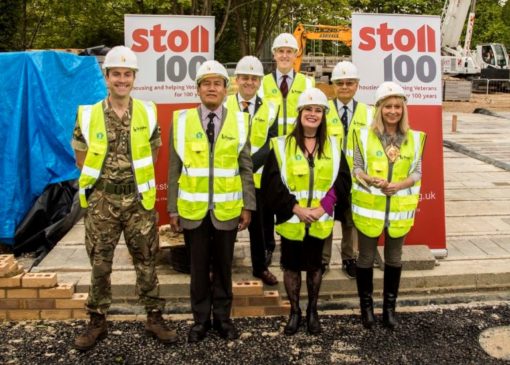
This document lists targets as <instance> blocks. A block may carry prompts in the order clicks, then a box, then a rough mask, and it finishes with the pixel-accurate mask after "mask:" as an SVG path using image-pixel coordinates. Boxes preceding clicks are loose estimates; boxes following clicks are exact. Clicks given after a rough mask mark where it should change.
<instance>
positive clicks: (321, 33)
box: [294, 23, 352, 72]
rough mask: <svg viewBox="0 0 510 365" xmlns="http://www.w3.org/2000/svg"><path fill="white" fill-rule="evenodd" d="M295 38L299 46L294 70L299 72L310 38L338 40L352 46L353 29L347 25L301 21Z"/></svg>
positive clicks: (295, 32)
mask: <svg viewBox="0 0 510 365" xmlns="http://www.w3.org/2000/svg"><path fill="white" fill-rule="evenodd" d="M307 28H308V29H307ZM294 38H296V40H297V43H298V48H299V49H298V51H297V57H296V60H295V61H294V70H296V72H298V71H299V70H300V69H301V63H302V61H303V56H304V53H305V50H306V41H307V40H308V39H312V40H321V41H338V42H342V43H344V44H345V45H347V46H349V47H350V46H351V44H352V31H351V28H350V27H348V26H345V25H304V24H301V23H299V24H298V25H297V27H296V29H295V30H294Z"/></svg>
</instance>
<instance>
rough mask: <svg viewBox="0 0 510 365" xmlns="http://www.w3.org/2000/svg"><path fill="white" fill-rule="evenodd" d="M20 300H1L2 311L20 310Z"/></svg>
mask: <svg viewBox="0 0 510 365" xmlns="http://www.w3.org/2000/svg"><path fill="white" fill-rule="evenodd" d="M19 308H20V303H19V299H0V309H19Z"/></svg>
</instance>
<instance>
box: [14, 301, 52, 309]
mask: <svg viewBox="0 0 510 365" xmlns="http://www.w3.org/2000/svg"><path fill="white" fill-rule="evenodd" d="M21 302H22V303H21V306H22V308H23V309H55V299H24V300H21Z"/></svg>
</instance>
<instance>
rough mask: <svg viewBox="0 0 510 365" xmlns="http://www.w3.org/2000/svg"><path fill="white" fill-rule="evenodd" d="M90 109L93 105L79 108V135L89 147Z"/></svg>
mask: <svg viewBox="0 0 510 365" xmlns="http://www.w3.org/2000/svg"><path fill="white" fill-rule="evenodd" d="M92 107H93V105H82V108H81V126H80V129H81V133H82V134H83V138H85V142H87V145H89V146H90V137H89V133H90V119H91V115H92Z"/></svg>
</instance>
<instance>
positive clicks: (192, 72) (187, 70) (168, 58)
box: [131, 24, 210, 82]
mask: <svg viewBox="0 0 510 365" xmlns="http://www.w3.org/2000/svg"><path fill="white" fill-rule="evenodd" d="M131 38H132V39H133V45H132V47H131V49H132V50H133V51H134V52H140V53H143V52H146V51H154V52H156V53H161V54H162V55H161V56H160V57H159V58H158V59H157V60H156V65H155V66H156V67H155V68H154V69H155V70H156V81H157V82H165V81H167V80H169V81H172V82H181V81H183V80H184V79H186V78H187V77H189V78H191V79H192V80H195V78H196V73H197V69H198V67H199V66H200V65H201V64H202V63H204V62H205V61H206V58H205V57H204V56H203V55H202V54H204V53H207V52H209V49H210V45H209V31H208V30H207V29H206V28H205V27H204V26H201V25H197V26H196V27H195V28H193V29H192V30H191V31H188V32H186V31H184V30H182V29H171V30H170V29H163V27H162V25H161V24H155V25H153V26H152V28H150V29H149V28H137V29H135V30H133V32H132V33H131ZM184 52H190V53H196V55H195V56H193V57H191V59H189V60H187V59H186V58H184V57H183V56H181V55H179V53H184Z"/></svg>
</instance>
